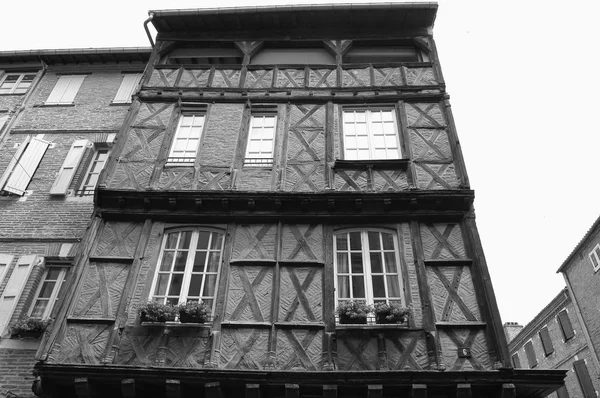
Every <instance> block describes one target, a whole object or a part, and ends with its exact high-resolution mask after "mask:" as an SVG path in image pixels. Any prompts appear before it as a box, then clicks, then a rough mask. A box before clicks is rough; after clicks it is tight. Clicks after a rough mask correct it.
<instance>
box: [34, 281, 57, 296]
mask: <svg viewBox="0 0 600 398" xmlns="http://www.w3.org/2000/svg"><path fill="white" fill-rule="evenodd" d="M55 284H56V282H44V284H43V285H42V289H41V290H40V294H39V295H38V297H39V298H50V296H51V295H52V291H53V290H54V285H55Z"/></svg>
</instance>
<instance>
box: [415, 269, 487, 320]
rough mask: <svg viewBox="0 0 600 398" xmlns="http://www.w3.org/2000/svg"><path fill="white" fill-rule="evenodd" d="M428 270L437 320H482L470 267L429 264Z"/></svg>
mask: <svg viewBox="0 0 600 398" xmlns="http://www.w3.org/2000/svg"><path fill="white" fill-rule="evenodd" d="M427 271H428V272H427V276H428V281H429V286H430V289H431V295H432V297H433V308H434V310H435V319H436V321H438V322H440V321H441V322H455V323H460V322H476V321H481V315H480V313H479V307H478V305H477V304H478V303H477V298H476V296H475V287H474V286H473V279H472V278H471V270H470V268H469V267H460V266H459V267H437V266H429V267H428V269H427Z"/></svg>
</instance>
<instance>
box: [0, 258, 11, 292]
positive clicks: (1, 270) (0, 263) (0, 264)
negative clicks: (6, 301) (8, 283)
mask: <svg viewBox="0 0 600 398" xmlns="http://www.w3.org/2000/svg"><path fill="white" fill-rule="evenodd" d="M13 258H14V256H13V255H11V254H6V253H0V285H2V281H3V280H4V276H5V275H6V271H8V267H10V263H12V260H13Z"/></svg>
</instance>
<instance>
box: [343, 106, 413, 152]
mask: <svg viewBox="0 0 600 398" xmlns="http://www.w3.org/2000/svg"><path fill="white" fill-rule="evenodd" d="M343 131H344V133H343V139H344V160H386V159H400V158H401V157H402V154H401V150H400V137H399V133H398V126H397V123H396V115H395V112H394V109H393V108H366V109H352V108H350V109H344V113H343Z"/></svg>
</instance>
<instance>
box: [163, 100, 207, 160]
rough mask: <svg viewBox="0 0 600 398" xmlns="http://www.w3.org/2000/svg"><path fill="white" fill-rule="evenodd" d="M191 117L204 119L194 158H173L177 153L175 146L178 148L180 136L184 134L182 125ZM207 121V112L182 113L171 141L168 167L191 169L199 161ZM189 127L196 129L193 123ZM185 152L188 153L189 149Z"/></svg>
mask: <svg viewBox="0 0 600 398" xmlns="http://www.w3.org/2000/svg"><path fill="white" fill-rule="evenodd" d="M190 116H192V117H193V118H194V119H195V118H196V117H202V127H200V135H199V136H198V144H197V145H196V148H195V150H194V156H173V154H174V152H175V146H176V142H177V139H178V136H179V135H180V134H181V133H182V132H183V130H182V123H183V121H184V119H185V118H186V117H190ZM206 120H207V112H206V110H199V111H196V112H194V111H186V112H182V113H181V114H180V115H179V119H178V120H177V126H176V127H175V131H174V133H173V136H172V139H171V146H170V148H169V153H168V155H167V162H166V166H181V167H190V166H193V165H194V164H195V163H196V160H197V159H198V155H199V153H200V144H201V143H202V138H203V137H204V129H205V128H206ZM184 127H188V126H184ZM189 127H190V128H193V127H195V126H194V125H193V121H192V124H191V125H190V126H189ZM187 138H189V137H187ZM184 152H188V151H187V149H186V150H185V151H184ZM177 159H184V160H182V161H178V160H177ZM185 160H188V161H185Z"/></svg>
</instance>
